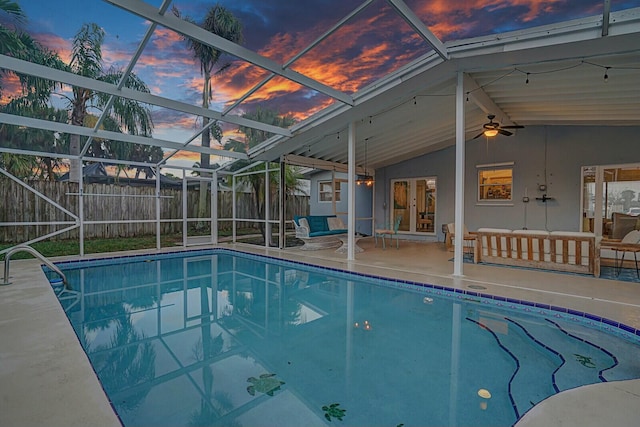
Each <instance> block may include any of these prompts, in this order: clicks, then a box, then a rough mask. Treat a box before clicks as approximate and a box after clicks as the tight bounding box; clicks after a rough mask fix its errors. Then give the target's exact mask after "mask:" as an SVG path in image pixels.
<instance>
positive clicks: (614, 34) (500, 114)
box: [0, 0, 640, 168]
mask: <svg viewBox="0 0 640 427" xmlns="http://www.w3.org/2000/svg"><path fill="white" fill-rule="evenodd" d="M105 2H106V3H109V4H112V5H114V6H117V7H118V8H119V9H121V10H123V11H124V12H126V13H127V14H132V15H135V16H138V17H140V18H142V19H144V20H146V21H149V22H151V25H150V26H149V28H148V30H147V35H146V36H145V38H144V39H143V40H142V41H139V42H138V43H139V44H138V48H137V49H136V51H135V52H133V53H132V55H131V58H130V60H129V65H128V67H127V70H129V71H130V70H133V69H134V68H135V66H136V63H137V62H138V60H139V58H140V57H141V56H142V55H143V53H144V51H145V48H146V46H147V44H148V42H149V39H150V38H151V35H152V34H153V33H154V31H155V30H156V28H165V29H168V30H170V31H174V32H176V33H178V34H181V35H184V36H187V37H191V38H193V39H196V40H199V41H201V42H203V43H206V44H209V45H211V46H214V47H216V48H218V49H220V50H223V51H225V52H227V53H229V54H230V55H232V56H233V57H235V58H237V59H238V60H239V61H242V62H244V63H246V64H249V66H251V67H257V68H259V69H261V70H262V72H263V79H262V81H257V82H256V84H255V85H254V86H253V87H252V88H251V89H249V90H248V91H246V92H245V94H244V95H241V96H239V97H238V98H237V99H236V100H235V101H230V102H229V103H228V105H227V107H226V108H225V109H224V110H221V111H215V110H213V109H203V108H201V107H198V106H195V105H193V104H191V103H188V102H185V101H182V100H180V99H175V98H171V97H169V96H163V95H161V94H153V93H151V94H148V93H141V92H135V91H131V90H128V89H123V88H121V87H118V86H116V85H107V84H105V83H104V82H99V81H96V80H93V81H92V80H91V79H86V78H83V77H80V76H77V75H74V74H71V73H68V72H63V71H57V70H52V69H47V68H46V67H42V66H39V65H36V64H33V63H30V62H27V61H21V60H18V59H14V58H10V57H7V56H3V55H0V67H2V68H3V69H5V70H10V71H16V72H20V73H25V74H31V75H34V76H39V77H46V78H49V79H54V80H56V81H59V82H63V83H65V84H67V85H77V86H82V87H88V88H93V89H95V90H97V91H100V92H104V93H107V94H111V95H113V96H121V97H124V98H130V99H135V100H139V101H142V102H146V103H148V104H150V105H154V106H158V107H159V108H162V109H167V110H171V111H175V112H180V113H184V114H187V115H189V116H191V117H202V116H205V117H209V118H212V119H216V120H221V121H222V122H225V123H227V124H230V125H233V126H247V127H253V128H256V129H260V130H264V131H267V132H271V133H273V134H275V136H274V137H272V138H271V139H269V140H268V141H266V142H264V143H262V144H260V145H259V146H257V147H255V148H254V149H252V150H251V151H250V152H249V157H250V158H251V159H252V160H269V161H276V160H278V159H279V158H280V157H281V156H284V155H287V154H296V155H299V156H305V157H309V158H312V159H321V160H324V161H331V162H339V163H346V162H347V128H348V125H349V123H351V122H353V123H355V124H356V129H357V130H356V135H357V142H356V150H357V155H356V159H357V163H358V165H360V166H362V165H363V163H364V156H365V154H364V153H365V150H364V147H365V145H366V148H367V149H366V152H367V163H368V166H369V167H370V168H379V167H383V166H386V165H390V164H394V163H398V162H401V161H403V160H406V159H409V158H413V157H416V156H419V155H423V154H426V153H429V152H433V151H436V150H440V149H442V148H445V147H447V146H449V145H453V144H454V139H455V92H456V76H457V73H458V72H463V73H464V76H465V88H464V91H465V92H466V96H467V100H468V101H467V102H466V106H465V117H466V119H465V129H466V136H467V139H470V138H473V137H474V136H476V135H477V134H478V133H479V132H480V129H481V128H482V124H483V123H485V122H487V115H488V114H494V115H495V116H496V120H497V121H499V122H500V123H501V124H502V125H509V124H519V125H525V126H544V125H569V126H571V125H594V126H625V125H634V126H637V125H640V8H632V9H626V10H620V11H616V12H610V11H609V4H610V2H609V1H606V0H605V1H604V2H603V5H604V6H603V9H604V13H602V14H599V15H595V16H591V17H586V18H581V19H577V20H572V21H568V22H560V23H555V24H550V25H547V26H545V27H535V28H528V29H524V30H519V31H515V32H502V33H497V34H491V35H485V36H482V37H477V38H472V39H465V40H449V41H446V42H444V43H443V42H441V41H440V39H438V38H437V37H436V36H435V35H434V33H433V32H432V31H430V29H429V28H428V27H427V26H426V25H425V24H424V23H423V21H422V20H421V19H420V18H419V17H418V15H417V14H416V13H414V11H413V10H412V9H411V8H410V7H408V6H407V3H405V2H403V1H401V0H387V2H376V1H373V0H367V1H364V2H362V3H361V4H360V5H359V6H358V7H356V8H355V9H354V10H352V11H351V12H350V13H349V14H348V15H346V16H344V17H343V18H342V19H341V20H339V21H338V22H337V23H336V24H335V25H334V26H333V27H332V28H328V29H326V31H325V32H324V33H323V34H321V35H319V36H318V38H317V39H316V40H315V41H314V42H313V43H312V44H311V45H309V46H307V48H306V49H303V50H301V51H300V52H297V54H296V55H294V56H293V57H292V58H291V59H290V60H288V61H287V62H284V63H280V62H278V61H275V60H273V59H270V58H268V57H266V56H264V55H261V54H258V53H256V52H254V51H252V50H250V49H247V48H245V47H242V46H239V45H237V44H234V43H231V42H229V41H227V40H225V39H222V38H220V37H217V36H215V35H213V34H211V33H208V32H206V31H204V30H202V29H200V28H199V27H197V26H195V25H193V24H191V23H189V22H187V21H184V20H182V19H179V18H177V17H176V16H174V15H173V14H171V13H167V9H168V7H169V5H170V3H171V1H170V0H164V1H163V2H162V4H161V5H160V7H155V6H152V5H151V4H148V3H145V2H142V1H140V0H105ZM157 3H158V2H157ZM381 3H382V4H385V5H387V6H391V9H392V10H393V12H394V13H395V14H397V17H399V19H400V21H401V22H402V23H403V25H406V26H408V27H410V29H411V31H413V36H414V37H417V38H418V39H419V40H421V43H422V45H423V48H422V49H423V51H424V52H425V53H424V54H423V55H422V56H421V57H419V58H418V59H416V60H412V61H411V62H409V63H406V64H404V65H402V66H401V67H400V68H398V69H395V70H394V71H392V72H391V73H390V74H388V75H386V76H384V77H382V78H380V79H378V80H375V81H374V82H373V83H370V84H368V85H367V86H366V87H363V88H360V89H358V90H356V91H355V92H348V91H344V90H340V89H338V88H336V87H333V86H332V85H330V84H328V83H324V82H321V81H320V80H319V79H314V78H312V77H310V76H309V75H305V74H303V73H302V72H299V71H295V70H294V65H295V64H294V62H295V61H296V60H297V59H299V58H301V57H304V56H305V55H307V53H308V52H309V51H310V50H311V49H313V48H314V47H315V46H317V45H318V44H320V43H323V42H326V40H328V39H329V38H330V37H331V36H332V35H333V34H335V33H336V32H338V31H340V30H341V28H343V27H344V26H345V25H346V23H347V22H349V21H350V20H352V19H354V18H355V17H356V16H357V15H359V14H360V13H362V11H363V10H365V9H367V8H371V7H374V6H372V5H378V6H379V5H380V4H381ZM605 75H607V77H608V78H607V79H605V78H604V76H605ZM275 79H281V80H284V81H289V82H294V83H295V84H297V85H300V86H301V87H304V88H307V89H308V90H311V91H313V92H315V93H317V94H319V95H321V96H322V97H324V98H325V99H328V100H329V101H328V102H326V105H328V106H327V107H326V108H323V109H321V110H319V111H318V112H317V113H315V114H313V115H311V116H309V117H307V118H306V119H304V120H302V121H301V122H298V123H296V124H295V125H293V126H292V127H291V128H289V129H284V128H278V127H276V126H272V125H265V124H262V123H258V122H255V121H252V120H249V119H246V118H243V117H241V115H239V114H238V115H234V114H233V112H235V111H236V110H239V109H240V107H241V106H242V105H243V103H244V102H246V101H247V99H250V98H251V97H252V96H253V95H254V94H255V93H257V92H259V91H260V90H262V89H263V88H264V87H266V86H267V85H269V84H270V83H272V82H273V81H274V80H275ZM527 81H528V83H527ZM0 123H7V124H14V125H19V126H27V127H34V128H39V129H47V130H52V131H56V132H68V133H77V134H80V135H83V136H85V137H89V138H91V137H102V138H111V139H118V138H120V139H121V140H124V141H126V142H132V143H142V144H147V145H155V146H160V147H162V148H163V149H165V152H166V153H167V154H168V155H169V154H170V153H172V150H175V151H173V152H177V151H180V150H183V151H191V152H195V153H202V152H205V153H209V154H211V155H212V156H224V157H227V158H243V157H244V156H243V155H241V154H240V153H234V152H223V151H221V150H219V149H216V148H207V149H205V148H202V147H200V146H199V145H198V142H199V132H197V131H196V132H195V133H194V134H193V135H191V136H189V137H188V138H185V139H184V140H182V141H175V140H167V139H162V138H155V137H153V138H145V137H133V136H123V135H121V136H120V137H118V135H113V134H111V133H108V132H106V131H103V130H100V129H99V125H96V126H95V128H94V129H89V128H77V129H74V127H73V126H71V125H68V124H60V123H55V122H47V121H46V120H38V119H35V118H30V117H22V116H12V115H10V114H0ZM516 132H526V129H523V130H517V131H516ZM2 151H5V152H15V153H19V154H34V155H47V153H39V152H32V151H30V150H28V149H21V150H15V149H7V148H3V147H2V146H1V145H0V152H2ZM52 155H53V154H52ZM55 156H57V157H69V156H68V154H67V155H64V154H57V155H55ZM85 160H89V158H85ZM311 162H312V161H311Z"/></svg>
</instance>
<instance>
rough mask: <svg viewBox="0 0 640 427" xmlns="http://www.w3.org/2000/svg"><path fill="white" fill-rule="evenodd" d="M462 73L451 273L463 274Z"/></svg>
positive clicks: (458, 97)
mask: <svg viewBox="0 0 640 427" xmlns="http://www.w3.org/2000/svg"><path fill="white" fill-rule="evenodd" d="M464 144H465V141H464V73H462V72H461V71H459V72H458V84H457V85H456V192H455V202H454V204H455V214H454V222H455V231H454V233H455V237H454V255H453V275H454V276H462V275H463V255H464V253H463V250H464V246H463V245H464V240H463V237H464V173H465V163H464V160H465V159H464V156H465V154H464Z"/></svg>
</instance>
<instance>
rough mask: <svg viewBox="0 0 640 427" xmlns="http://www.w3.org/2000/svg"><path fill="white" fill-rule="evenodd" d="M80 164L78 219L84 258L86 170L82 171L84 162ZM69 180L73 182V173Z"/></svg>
mask: <svg viewBox="0 0 640 427" xmlns="http://www.w3.org/2000/svg"><path fill="white" fill-rule="evenodd" d="M71 161H74V160H71ZM79 162H80V176H79V177H78V194H79V196H78V217H79V218H80V230H79V232H80V256H84V170H83V169H82V160H79ZM69 180H71V172H69Z"/></svg>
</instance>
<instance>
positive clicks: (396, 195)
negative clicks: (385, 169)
mask: <svg viewBox="0 0 640 427" xmlns="http://www.w3.org/2000/svg"><path fill="white" fill-rule="evenodd" d="M410 190H411V187H410V182H409V181H395V182H394V183H393V215H392V216H391V218H390V221H391V222H393V221H394V220H395V218H396V217H397V216H398V215H401V216H402V221H401V222H400V227H399V228H398V230H401V231H409V225H410V224H411V220H410V218H409V213H410V210H409V200H410V199H409V194H410Z"/></svg>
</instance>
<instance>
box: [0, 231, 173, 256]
mask: <svg viewBox="0 0 640 427" xmlns="http://www.w3.org/2000/svg"><path fill="white" fill-rule="evenodd" d="M160 242H161V245H162V247H167V246H175V245H176V244H182V236H179V235H177V236H162V237H161V238H160ZM11 246H14V245H13V244H0V250H3V249H5V248H8V247H11ZM30 246H31V247H32V248H34V249H35V250H37V251H38V252H40V253H41V254H42V255H44V256H45V257H47V258H50V257H57V256H65V255H78V254H80V242H79V241H78V240H77V239H72V240H54V241H43V242H37V243H33V244H31V245H30ZM155 247H156V237H155V236H143V237H126V238H119V239H86V240H85V241H84V253H85V254H96V253H102V252H119V251H132V250H136V249H155ZM26 258H33V255H31V254H30V253H28V252H16V253H15V254H13V255H11V259H26ZM0 259H4V254H3V255H0Z"/></svg>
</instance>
